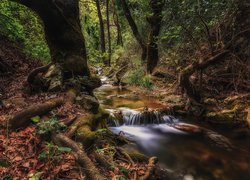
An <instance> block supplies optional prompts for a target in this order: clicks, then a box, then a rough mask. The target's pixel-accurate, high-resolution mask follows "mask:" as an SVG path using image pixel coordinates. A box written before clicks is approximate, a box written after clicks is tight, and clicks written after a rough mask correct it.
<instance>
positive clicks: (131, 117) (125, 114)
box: [108, 108, 179, 127]
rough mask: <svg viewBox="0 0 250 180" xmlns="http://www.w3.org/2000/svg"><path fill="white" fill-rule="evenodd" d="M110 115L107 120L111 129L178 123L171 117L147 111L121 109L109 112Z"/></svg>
mask: <svg viewBox="0 0 250 180" xmlns="http://www.w3.org/2000/svg"><path fill="white" fill-rule="evenodd" d="M109 111H110V110H109ZM110 115H111V117H110V118H109V120H108V124H109V125H110V126H111V127H114V126H115V127H118V126H122V125H126V126H139V125H149V124H174V123H177V122H178V121H179V120H178V119H176V118H175V117H173V116H167V115H163V114H161V113H160V112H158V111H155V110H154V111H149V110H148V109H144V110H143V111H142V112H139V111H135V110H128V109H124V108H123V109H122V108H121V109H120V110H119V111H114V110H113V111H110Z"/></svg>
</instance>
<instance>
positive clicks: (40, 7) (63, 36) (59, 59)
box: [13, 0, 90, 78]
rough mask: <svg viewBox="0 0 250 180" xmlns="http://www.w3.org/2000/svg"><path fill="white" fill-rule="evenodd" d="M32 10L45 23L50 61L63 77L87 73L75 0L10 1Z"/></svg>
mask: <svg viewBox="0 0 250 180" xmlns="http://www.w3.org/2000/svg"><path fill="white" fill-rule="evenodd" d="M13 1H16V2H18V3H21V4H23V5H25V6H27V7H28V8H30V9H32V10H33V11H35V12H36V13H37V14H38V15H39V17H40V18H41V20H42V22H43V24H44V31H45V37H46V41H47V44H48V46H49V49H50V53H51V57H52V62H53V63H56V64H59V65H60V67H61V68H62V72H63V75H64V77H66V78H70V77H72V76H77V75H80V76H82V75H85V76H89V74H90V72H89V69H88V65H87V56H86V47H85V40H84V37H83V34H82V32H81V26H80V19H79V1H78V0H13Z"/></svg>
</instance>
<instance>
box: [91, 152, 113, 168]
mask: <svg viewBox="0 0 250 180" xmlns="http://www.w3.org/2000/svg"><path fill="white" fill-rule="evenodd" d="M94 156H95V159H96V161H97V163H98V164H100V165H101V166H103V167H104V168H106V169H108V170H113V169H114V168H113V166H112V164H110V163H109V162H108V161H107V159H106V158H105V157H104V156H102V155H101V154H98V153H94Z"/></svg>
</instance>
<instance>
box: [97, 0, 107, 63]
mask: <svg viewBox="0 0 250 180" xmlns="http://www.w3.org/2000/svg"><path fill="white" fill-rule="evenodd" d="M95 2H96V8H97V13H98V19H99V24H100V41H101V51H102V56H104V55H105V53H106V47H105V32H104V23H103V18H102V12H101V7H100V1H99V0H96V1H95ZM103 63H104V64H105V65H107V59H106V58H105V56H104V58H103Z"/></svg>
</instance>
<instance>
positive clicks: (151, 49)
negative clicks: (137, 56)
mask: <svg viewBox="0 0 250 180" xmlns="http://www.w3.org/2000/svg"><path fill="white" fill-rule="evenodd" d="M164 3H165V1H164V0H150V2H149V5H150V8H151V11H152V15H151V16H149V17H147V21H148V23H149V24H150V32H149V37H148V44H147V73H149V74H151V73H152V72H153V70H154V68H155V67H156V65H157V63H158V61H159V54H158V44H157V41H158V36H159V33H160V29H161V21H162V9H163V6H164Z"/></svg>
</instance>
